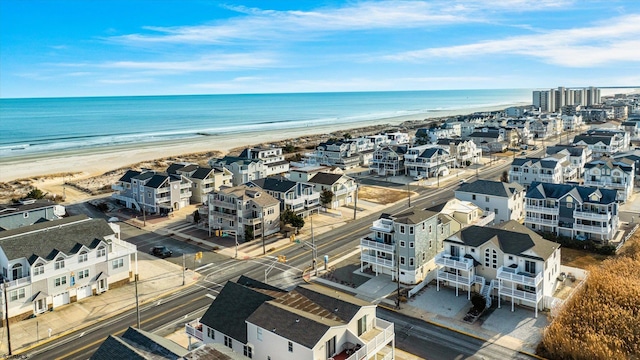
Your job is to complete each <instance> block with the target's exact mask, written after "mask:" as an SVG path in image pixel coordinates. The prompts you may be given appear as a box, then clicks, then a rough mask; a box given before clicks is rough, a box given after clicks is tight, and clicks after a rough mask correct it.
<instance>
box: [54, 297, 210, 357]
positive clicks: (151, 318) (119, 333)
mask: <svg viewBox="0 0 640 360" xmlns="http://www.w3.org/2000/svg"><path fill="white" fill-rule="evenodd" d="M198 300H200V299H199V298H196V299H193V300H191V301H189V302H186V303H182V304H181V305H179V306H178V308H180V307H184V306H186V305H189V304H191V303H193V302H196V301H198ZM176 309H177V308H176V307H174V308H171V309H170V310H168V311H165V312H162V313H160V314H158V315H156V316H153V317H150V318H147V319H145V320H144V321H141V322H140V326H142V325H143V324H146V323H148V322H150V321H153V320H155V319H157V318H159V317H162V316H165V315H166V314H168V313H173V312H175V311H176ZM132 326H133V325H132ZM125 331H126V329H125V330H120V331H117V332H116V333H115V336H119V335H122V334H124V332H125ZM104 339H106V338H104ZM104 339H101V340H96V341H94V342H92V343H90V344H87V345H85V346H83V347H81V348H77V349H76V350H74V351H72V352H69V353H67V354H65V355H64V356H62V357H59V358H56V360H61V359H66V358H68V357H70V356H73V355H75V354H77V353H79V352H81V351H84V350H86V349H88V348H90V347H92V346H95V345H97V344H99V343H101V342H104Z"/></svg>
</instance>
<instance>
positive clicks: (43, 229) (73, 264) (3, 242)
mask: <svg viewBox="0 0 640 360" xmlns="http://www.w3.org/2000/svg"><path fill="white" fill-rule="evenodd" d="M136 252H137V250H136V246H135V245H133V244H130V243H128V242H126V241H122V240H120V227H119V226H118V225H117V224H113V223H107V222H106V221H105V220H104V219H91V218H88V217H87V216H85V215H76V216H71V217H67V218H63V219H59V220H52V221H45V222H41V223H37V224H34V225H31V226H26V227H21V228H17V229H13V230H6V231H1V232H0V267H2V269H3V273H2V278H3V279H4V280H5V281H4V283H3V284H0V287H1V288H2V290H4V294H6V295H7V299H6V300H8V302H7V303H6V307H7V308H8V316H6V317H8V318H9V321H10V322H11V321H18V320H24V319H26V318H29V317H33V316H35V315H38V314H41V313H43V312H45V311H49V310H51V309H56V308H58V307H60V306H62V305H65V304H69V303H73V302H76V301H80V300H82V299H84V298H87V297H90V296H93V295H97V294H100V293H103V292H105V291H107V290H109V289H110V288H111V289H112V288H116V287H118V286H121V285H123V284H126V283H128V282H129V280H130V279H131V278H132V276H133V273H132V269H133V268H134V267H133V265H132V259H131V257H132V255H134V254H136ZM2 294H3V291H0V296H1V295H2ZM3 303H4V301H3ZM1 312H2V314H3V318H5V314H6V313H5V307H4V306H3V308H2V309H1Z"/></svg>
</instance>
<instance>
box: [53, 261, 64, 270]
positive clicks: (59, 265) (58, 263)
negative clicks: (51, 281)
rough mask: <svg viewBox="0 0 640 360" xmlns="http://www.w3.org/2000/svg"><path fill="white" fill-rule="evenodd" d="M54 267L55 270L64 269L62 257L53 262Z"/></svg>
mask: <svg viewBox="0 0 640 360" xmlns="http://www.w3.org/2000/svg"><path fill="white" fill-rule="evenodd" d="M54 267H55V269H56V270H60V269H64V259H63V258H58V259H57V260H56V262H55V265H54Z"/></svg>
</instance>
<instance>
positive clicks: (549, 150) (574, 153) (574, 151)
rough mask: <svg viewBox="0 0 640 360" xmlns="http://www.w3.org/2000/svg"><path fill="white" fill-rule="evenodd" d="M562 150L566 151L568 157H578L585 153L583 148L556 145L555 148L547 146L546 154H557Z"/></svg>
mask: <svg viewBox="0 0 640 360" xmlns="http://www.w3.org/2000/svg"><path fill="white" fill-rule="evenodd" d="M563 150H567V151H568V152H569V155H570V156H580V155H582V153H583V152H584V151H585V148H584V147H583V146H573V145H569V146H566V145H556V146H547V149H546V152H547V154H549V155H551V154H557V153H559V152H561V151H563Z"/></svg>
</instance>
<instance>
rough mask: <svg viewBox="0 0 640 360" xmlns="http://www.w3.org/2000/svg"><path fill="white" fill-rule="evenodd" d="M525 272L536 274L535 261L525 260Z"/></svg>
mask: <svg viewBox="0 0 640 360" xmlns="http://www.w3.org/2000/svg"><path fill="white" fill-rule="evenodd" d="M524 271H525V272H528V273H529V274H535V273H536V263H535V262H534V261H529V260H525V261H524Z"/></svg>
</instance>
